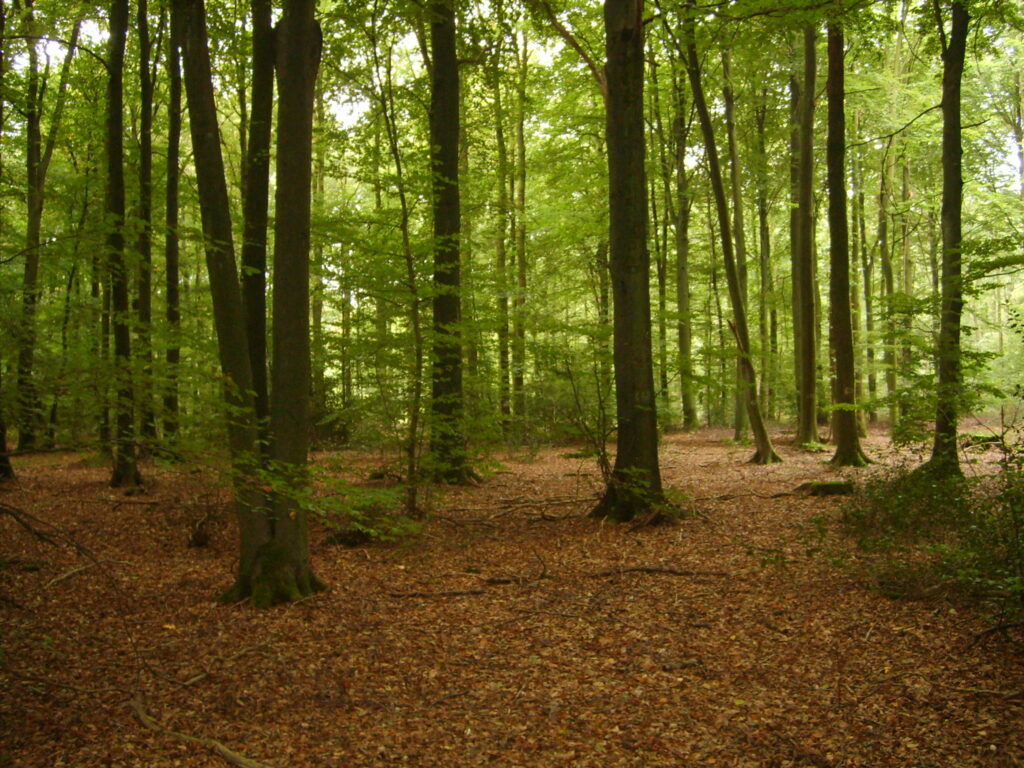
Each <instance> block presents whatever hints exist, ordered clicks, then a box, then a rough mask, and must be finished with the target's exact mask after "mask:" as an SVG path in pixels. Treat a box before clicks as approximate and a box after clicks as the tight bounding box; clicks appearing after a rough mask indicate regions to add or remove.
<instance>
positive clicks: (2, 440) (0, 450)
mask: <svg viewBox="0 0 1024 768" xmlns="http://www.w3.org/2000/svg"><path fill="white" fill-rule="evenodd" d="M6 74H7V4H6V2H4V0H0V135H2V134H3V130H4V118H5V117H6V112H5V110H4V105H5V103H6V99H5V98H4V94H5V91H4V89H3V84H4V76H5V75H6ZM2 170H3V148H2V147H0V177H2V176H3V174H2ZM0 223H2V222H0ZM2 375H3V365H2V364H0V404H2V403H3V381H2ZM13 477H14V467H13V466H11V455H10V454H9V453H8V452H7V422H6V420H5V419H4V410H3V407H2V405H0V479H2V480H9V479H11V478H13Z"/></svg>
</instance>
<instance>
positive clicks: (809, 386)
mask: <svg viewBox="0 0 1024 768" xmlns="http://www.w3.org/2000/svg"><path fill="white" fill-rule="evenodd" d="M817 39H818V35H817V32H816V30H815V29H814V27H813V26H808V27H806V28H805V29H804V33H803V74H804V82H803V84H802V85H801V88H800V103H799V108H798V118H799V120H798V126H799V144H800V153H799V171H798V179H797V192H798V199H797V209H796V216H797V222H796V223H797V229H798V232H799V234H798V236H797V246H798V247H797V251H796V254H795V256H796V262H795V266H796V267H797V275H796V281H797V301H796V303H795V305H794V307H793V309H794V313H795V315H796V316H797V317H799V324H800V331H799V334H798V343H799V346H800V350H799V354H798V356H797V357H798V360H799V382H800V386H799V390H798V392H799V408H798V413H797V435H796V440H797V444H798V445H809V444H812V443H816V442H818V424H817V418H818V414H817V383H818V359H817V357H818V356H817V336H818V327H817V314H816V312H815V303H816V302H815V285H814V242H813V237H814V211H813V208H814V101H815V99H814V94H815V88H816V79H817Z"/></svg>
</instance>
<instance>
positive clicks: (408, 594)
mask: <svg viewBox="0 0 1024 768" xmlns="http://www.w3.org/2000/svg"><path fill="white" fill-rule="evenodd" d="M485 591H486V590H483V589H457V590H452V591H451V592H388V597H463V596H465V595H482V594H484V592H485Z"/></svg>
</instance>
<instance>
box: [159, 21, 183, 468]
mask: <svg viewBox="0 0 1024 768" xmlns="http://www.w3.org/2000/svg"><path fill="white" fill-rule="evenodd" d="M181 32H182V31H181V23H180V17H179V16H178V15H177V14H173V13H172V15H171V31H170V36H169V41H168V55H167V80H168V89H169V95H168V105H167V170H166V180H165V184H164V201H165V204H164V301H165V309H164V319H165V320H166V322H167V349H166V350H165V352H164V360H165V361H166V362H167V378H166V379H165V381H164V392H163V427H164V441H165V443H166V444H167V447H168V448H169V449H170V451H171V452H172V454H173V452H174V451H175V447H176V442H177V435H178V427H179V403H178V374H179V364H180V362H181V346H180V343H181V341H180V340H181V295H180V277H179V272H180V259H179V250H180V249H179V241H180V238H179V235H178V224H179V222H178V186H179V179H180V169H179V164H180V162H181V157H180V153H181Z"/></svg>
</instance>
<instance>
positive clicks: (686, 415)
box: [673, 87, 699, 430]
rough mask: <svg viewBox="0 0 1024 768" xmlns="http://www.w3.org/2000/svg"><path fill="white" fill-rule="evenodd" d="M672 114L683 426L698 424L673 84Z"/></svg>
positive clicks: (679, 117)
mask: <svg viewBox="0 0 1024 768" xmlns="http://www.w3.org/2000/svg"><path fill="white" fill-rule="evenodd" d="M676 97H677V99H676V115H675V119H674V120H673V134H674V136H673V138H674V139H675V165H676V167H675V175H676V222H675V224H676V227H675V234H676V243H675V244H676V313H677V314H678V316H679V319H678V320H677V321H676V339H677V349H678V355H679V387H680V396H681V398H682V405H683V429H685V430H692V429H696V428H697V427H698V426H699V417H698V415H697V397H696V392H695V391H694V374H693V319H692V317H691V310H690V207H691V205H692V201H691V199H690V179H689V174H688V173H687V170H686V148H687V144H688V140H689V135H690V123H689V121H688V120H687V118H686V114H685V112H686V101H685V97H684V96H683V93H682V91H681V89H679V88H678V87H677V88H676Z"/></svg>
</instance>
